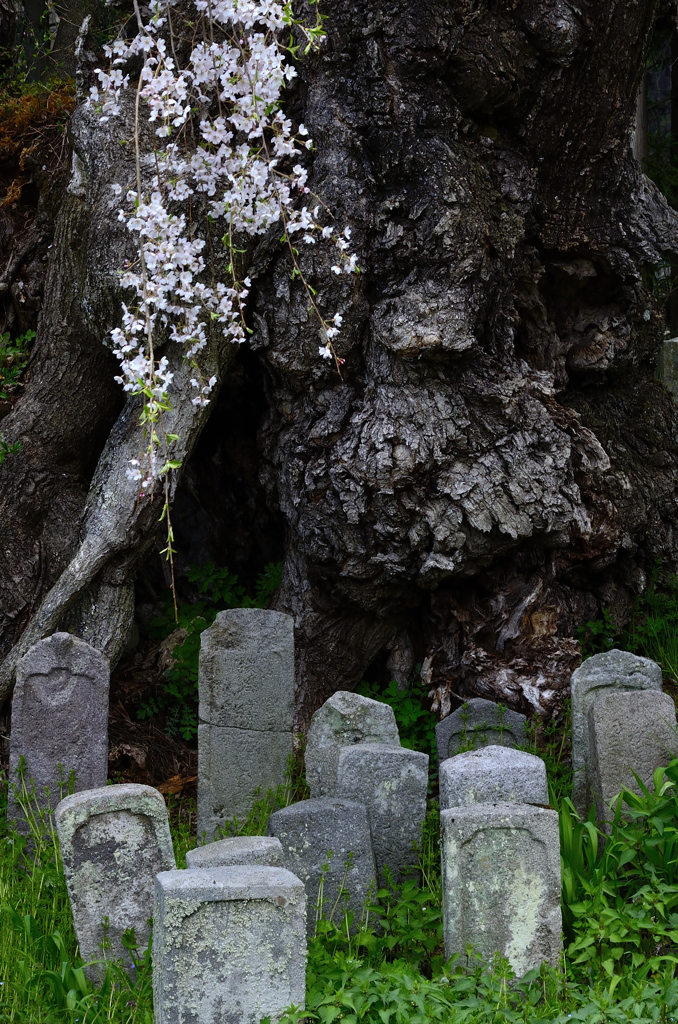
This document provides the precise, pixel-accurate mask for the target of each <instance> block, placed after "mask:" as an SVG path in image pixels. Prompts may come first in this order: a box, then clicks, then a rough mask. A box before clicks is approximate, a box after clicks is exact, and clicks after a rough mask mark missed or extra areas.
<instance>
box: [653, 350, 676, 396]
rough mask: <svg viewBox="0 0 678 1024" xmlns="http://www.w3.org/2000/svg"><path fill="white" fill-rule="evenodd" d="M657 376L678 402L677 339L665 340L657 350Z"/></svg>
mask: <svg viewBox="0 0 678 1024" xmlns="http://www.w3.org/2000/svg"><path fill="white" fill-rule="evenodd" d="M657 376H658V377H659V379H660V380H661V381H663V382H664V384H665V385H666V387H667V388H668V389H669V391H670V392H671V394H672V395H673V399H674V401H676V402H678V338H666V339H665V340H664V341H663V342H662V343H661V346H660V349H659V359H658V361H657Z"/></svg>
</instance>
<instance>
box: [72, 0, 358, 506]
mask: <svg viewBox="0 0 678 1024" xmlns="http://www.w3.org/2000/svg"><path fill="white" fill-rule="evenodd" d="M174 3H176V0H170V3H169V4H168V3H167V2H166V0H163V3H162V6H161V4H160V2H157V3H155V4H154V6H153V7H152V8H151V16H150V18H148V19H147V20H146V21H145V22H144V21H143V20H142V18H141V15H140V14H139V10H138V7H137V6H136V5H135V9H136V11H137V20H138V26H139V31H138V34H137V35H136V37H135V38H134V39H132V40H131V41H127V40H122V39H118V40H116V42H114V43H113V44H112V45H111V46H109V47H107V48H106V53H107V56H108V57H109V58H110V62H111V63H110V68H109V70H108V71H104V70H98V71H97V76H98V79H99V85H98V86H95V87H93V88H92V89H91V96H90V103H91V104H93V105H94V106H95V108H96V109H97V111H98V112H99V114H100V116H101V117H102V118H103V119H108V118H112V117H116V116H117V115H119V114H120V113H121V96H122V92H123V90H125V89H127V88H129V85H130V77H129V74H125V73H124V71H125V67H126V66H129V62H130V60H131V59H132V58H135V59H136V61H137V62H138V60H139V57H140V56H141V57H142V58H143V66H142V70H141V74H140V78H139V82H138V86H137V88H138V92H139V96H138V98H139V100H140V101H141V102H143V103H144V105H145V107H146V109H147V111H148V119H149V121H150V122H152V123H153V124H154V126H155V127H154V131H155V136H156V139H157V142H156V144H155V147H154V152H153V153H152V154H150V155H147V156H146V157H145V158H143V161H144V166H143V168H142V167H141V165H140V164H141V161H140V160H139V159H138V167H137V186H136V189H135V188H132V187H130V183H127V186H126V187H125V188H124V189H123V186H122V185H115V186H113V188H114V191H115V193H116V194H118V195H120V194H122V192H123V191H125V193H126V197H127V201H128V207H127V208H126V209H121V210H120V213H119V218H120V220H122V221H125V222H126V224H127V227H128V228H129V230H130V231H132V232H135V233H136V234H137V235H138V236H139V259H138V260H137V261H136V262H135V263H134V265H133V266H131V267H128V268H127V269H126V271H125V273H124V274H123V278H122V283H123V285H124V286H126V287H129V288H131V289H132V290H133V291H134V293H135V295H136V303H135V304H134V305H132V304H129V305H126V306H124V307H123V320H122V326H121V327H120V328H117V329H116V330H115V331H113V341H114V344H115V353H116V355H117V357H118V359H119V360H120V365H121V372H120V376H119V377H118V378H117V380H119V381H120V383H121V384H122V385H123V387H124V388H125V390H127V391H129V392H131V393H132V394H141V395H143V398H144V410H143V414H142V419H144V421H149V422H150V423H151V424H156V423H157V422H158V421H159V419H160V417H161V414H162V411H163V410H164V409H167V408H169V401H170V399H169V389H170V385H171V381H172V373H171V372H170V371H169V370H168V361H167V359H166V358H165V357H163V358H162V359H160V360H157V359H156V358H155V357H154V339H155V338H156V337H157V336H160V337H161V338H163V339H164V338H165V337H167V336H168V337H169V338H171V339H173V340H174V341H177V342H179V343H180V344H181V345H182V346H183V348H184V353H185V356H186V358H188V359H189V360H191V365H192V366H193V367H194V368H195V375H194V376H193V378H192V380H191V384H192V386H193V388H194V390H195V396H194V397H193V399H192V402H193V404H194V405H206V404H207V403H208V402H209V394H210V391H211V390H212V388H213V387H214V384H215V383H216V378H215V377H211V378H210V379H209V380H207V381H205V380H204V379H203V377H202V375H201V373H200V368H199V363H198V361H197V355H198V353H199V352H200V350H201V349H202V348H203V347H204V346H205V345H206V344H207V330H208V323H209V322H213V321H216V322H218V323H219V324H220V325H221V330H222V331H223V333H224V335H225V336H226V337H227V338H229V339H231V340H232V341H238V342H242V341H244V340H245V337H246V332H245V326H244V322H243V315H244V311H245V304H246V300H247V297H248V295H249V292H250V288H251V282H250V280H249V279H248V278H245V279H244V280H242V281H239V280H237V277H236V270H235V264H236V261H235V258H234V252H235V243H234V239H235V238H236V237H237V236H238V235H239V234H240V235H243V234H244V235H249V236H256V235H259V234H262V233H263V232H266V231H267V230H269V229H270V228H271V227H273V226H275V225H280V227H281V231H282V236H283V238H284V240H285V241H286V242H287V244H288V245H289V246H290V250H291V252H292V254H293V259H294V265H295V268H296V270H297V272H299V266H298V262H297V260H296V250H295V248H294V244H295V243H296V242H297V241H298V240H299V239H301V241H303V243H305V244H307V245H314V244H316V242H317V241H319V240H326V241H327V242H328V243H329V244H330V245H333V246H334V247H335V250H336V254H337V255H336V261H335V263H334V264H333V266H332V272H333V273H335V274H351V273H354V272H356V271H357V269H358V268H357V264H356V256H355V255H354V254H352V253H351V252H350V251H349V250H350V229H349V228H345V229H344V230H343V231H338V230H336V229H335V228H334V227H333V226H330V225H327V224H324V225H323V224H322V223H320V221H321V220H322V219H325V217H324V216H323V217H321V215H320V204H317V205H315V206H314V207H313V208H312V209H311V208H309V206H308V205H307V202H306V203H305V202H304V200H305V197H308V196H309V195H310V191H309V188H308V186H307V184H306V181H307V176H308V172H307V170H306V168H305V167H304V166H303V165H302V163H301V160H300V158H301V157H302V154H303V151H304V150H305V149H306V150H308V149H311V148H312V142H311V140H310V139H309V137H308V131H307V129H306V128H305V126H304V125H303V124H300V125H297V126H295V125H294V124H293V122H292V121H291V119H290V118H288V117H286V116H285V113H284V112H283V110H282V109H281V104H282V100H283V94H284V88H285V85H286V83H289V82H291V81H292V80H293V79H294V78H295V77H296V74H297V73H296V70H295V68H294V66H293V65H292V64H290V63H289V62H288V60H287V56H286V52H285V50H284V48H283V47H282V45H281V43H280V39H281V38H282V32H283V30H284V29H287V30H288V32H289V28H290V26H291V25H292V24H298V22H294V19H293V15H292V11H291V4H286V5H284V6H283V5H281V4H278V3H275V2H272V0H193V6H194V8H195V9H197V13H198V24H202V27H203V30H204V31H203V39H202V40H201V41H199V42H197V44H196V45H195V46H194V47H193V49H192V52H191V54H190V57H189V58H188V61H187V62H186V66H185V67H180V66H179V64H178V62H177V60H176V57H175V53H174V49H175V47H174V33H173V29H172V24H171V23H170V22H169V21H168V18H171V6H172V5H173V4H174ZM302 28H303V26H302ZM303 31H304V32H305V33H306V36H307V38H308V40H309V45H318V44H319V42H320V41H321V39H322V32H321V30H320V28H319V27H317V28H314V29H306V28H303ZM136 128H137V139H138V131H139V126H138V124H137V126H136ZM137 152H138V147H137ZM142 170H143V175H142ZM142 178H143V181H144V182H146V183H148V185H147V187H148V192H147V193H144V191H143V188H142V187H140V186H141V182H142ZM196 194H202V196H203V199H204V203H205V206H206V209H207V213H208V216H209V220H210V221H211V223H212V224H213V225H215V229H216V230H215V232H214V234H215V236H216V237H217V238H218V237H221V236H222V235H223V239H224V244H225V245H226V246H227V248H228V249H229V250H230V262H229V274H230V279H229V280H228V281H218V280H215V273H214V267H211V268H210V269H211V271H212V273H211V279H210V284H209V285H208V284H206V283H205V282H204V278H205V276H206V275H205V273H204V272H205V271H206V269H208V268H206V264H205V257H204V253H205V248H206V241H205V239H203V238H200V237H198V236H197V235H196V232H195V227H194V224H193V223H192V221H193V218H192V217H191V216H190V215H189V217H188V219H187V216H186V214H185V213H183V212H178V210H179V204H180V203H184V204H185V201H186V200H190V197H192V196H195V195H196ZM184 209H185V206H184ZM219 225H223V227H219ZM302 280H303V281H304V284H305V285H306V287H307V290H308V293H309V298H310V300H311V305H312V308H313V309H314V310H315V312H316V314H317V315H318V317H319V319H320V324H321V333H322V340H323V344H321V345H320V346H319V354H320V355H321V356H322V357H324V358H327V359H332V358H334V359H335V360H336V359H337V357H336V354H335V352H334V346H333V339H334V338H335V337H336V336H337V334H338V333H339V330H340V327H341V323H342V318H341V316H340V315H339V314H338V313H336V314H335V315H334V316H330V317H327V318H325V316H323V315H322V314H321V313H320V312H319V310H318V307H317V305H316V303H315V301H314V299H313V290H312V289H311V288H310V287H309V286H308V284H307V283H306V281H305V280H304V278H303V275H302ZM338 364H339V361H338V360H337V365H338ZM151 435H152V436H154V435H155V429H154V428H153V429H152V430H151ZM160 461H161V460H158V459H157V458H156V456H155V452H154V450H153V443H151V445H150V447H149V450H148V452H147V453H146V454H145V456H144V457H143V458H141V459H137V460H134V464H133V465H132V466H131V467H130V469H129V475H130V477H131V478H132V479H135V480H139V481H140V482H141V487H142V490H145V489H149V488H150V487H151V486H152V483H153V480H154V479H156V477H157V476H158V475H159V474H161V473H162V472H163V468H162V467H161V466H160Z"/></svg>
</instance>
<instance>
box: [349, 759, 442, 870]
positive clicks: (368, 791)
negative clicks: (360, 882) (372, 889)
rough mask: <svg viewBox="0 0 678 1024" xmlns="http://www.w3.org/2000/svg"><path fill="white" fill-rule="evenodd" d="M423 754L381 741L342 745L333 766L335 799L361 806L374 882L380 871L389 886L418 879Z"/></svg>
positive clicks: (423, 814) (423, 804)
mask: <svg viewBox="0 0 678 1024" xmlns="http://www.w3.org/2000/svg"><path fill="white" fill-rule="evenodd" d="M427 789H428V754H423V753H421V751H419V750H407V749H406V748H405V747H391V746H387V745H386V744H383V743H358V744H356V745H355V746H352V747H342V748H341V750H340V751H339V766H338V768H337V796H341V797H344V798H345V799H352V800H360V801H361V802H362V803H364V804H365V806H366V807H367V814H368V818H369V821H370V830H371V832H372V848H373V850H374V859H375V861H376V867H377V877H378V879H379V883H380V884H381V885H384V884H385V883H386V876H385V873H384V868H386V867H388V868H389V869H390V872H391V875H392V877H393V880H394V882H398V883H400V882H402V881H404V880H405V879H406V878H416V877H418V870H417V868H416V867H415V866H414V865H416V864H417V860H418V854H417V851H416V850H415V845H416V846H418V847H421V837H422V828H423V825H424V818H425V817H426V792H427Z"/></svg>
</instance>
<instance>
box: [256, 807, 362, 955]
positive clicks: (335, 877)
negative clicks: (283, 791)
mask: <svg viewBox="0 0 678 1024" xmlns="http://www.w3.org/2000/svg"><path fill="white" fill-rule="evenodd" d="M267 832H268V834H269V835H270V836H275V837H276V838H277V839H279V840H280V842H281V844H282V848H283V858H284V861H285V867H286V868H287V869H288V871H292V872H293V873H294V874H295V875H297V876H298V877H299V878H300V879H301V880H302V882H303V883H304V885H305V886H306V896H307V898H308V932H309V935H313V933H314V931H315V923H316V917H317V916H320V913H321V912H322V916H324V917H327V918H329V917H330V916H331V914H332V911H333V910H334V911H335V916H334V921H335V924H340V923H341V920H342V917H343V913H344V908H346V909H347V910H348V911H351V912H352V913H353V922H354V927H357V926H358V924H359V922H360V918H361V915H362V912H363V908H364V906H365V903H366V901H367V899H368V896H369V893H370V891H372V892H374V891H376V872H375V865H374V853H373V850H372V839H371V836H370V823H369V820H368V816H367V809H366V807H365V805H364V804H361V803H357V802H356V801H354V800H346V799H343V800H342V799H340V798H339V797H330V796H328V797H318V798H317V799H311V800H300V801H299V802H298V803H295V804H290V805H289V806H288V807H283V808H282V810H280V811H276V812H275V813H274V814H272V815H271V817H270V818H269V819H268V826H267ZM321 884H322V889H321Z"/></svg>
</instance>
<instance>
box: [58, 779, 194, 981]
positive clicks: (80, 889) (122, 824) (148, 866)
mask: <svg viewBox="0 0 678 1024" xmlns="http://www.w3.org/2000/svg"><path fill="white" fill-rule="evenodd" d="M54 816H55V819H56V827H57V832H58V835H59V843H60V845H61V857H62V860H63V864H64V874H65V876H66V886H67V888H68V895H69V898H70V901H71V909H72V911H73V923H74V925H75V935H76V938H77V940H78V945H79V946H80V953H81V955H82V957H83V958H84V959H85V960H102V959H121V960H123V961H125V962H126V963H127V965H128V967H130V968H131V966H132V963H131V960H130V957H129V954H128V952H127V950H126V949H125V948H124V946H123V944H122V936H123V934H124V933H125V931H127V929H128V928H134V931H135V937H136V940H137V942H138V944H139V946H140V947H141V949H145V947H146V946H147V945H148V939H149V935H150V918H151V915H152V913H153V887H154V880H155V876H156V875H157V873H158V872H159V871H167V870H169V869H172V868H174V867H175V866H176V862H175V860H174V850H173V848H172V838H171V836H170V830H169V821H168V818H167V808H166V806H165V801H164V800H163V798H162V796H161V794H160V793H159V792H158V791H157V789H153V788H152V787H151V786H138V785H135V784H133V783H129V784H126V785H122V786H104V787H102V788H101V789H92V790H89V791H87V792H85V793H76V794H74V795H73V796H68V797H66V799H65V800H62V801H61V803H60V804H59V805H58V807H57V808H56V811H55V813H54ZM104 921H106V922H107V923H106V924H104ZM104 936H105V938H106V940H107V943H109V944H110V946H109V948H108V949H107V950H102V944H103V942H104ZM89 973H90V975H91V976H92V977H98V976H100V975H101V973H102V971H101V970H99V969H98V968H95V969H93V970H91V971H90V972H89Z"/></svg>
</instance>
